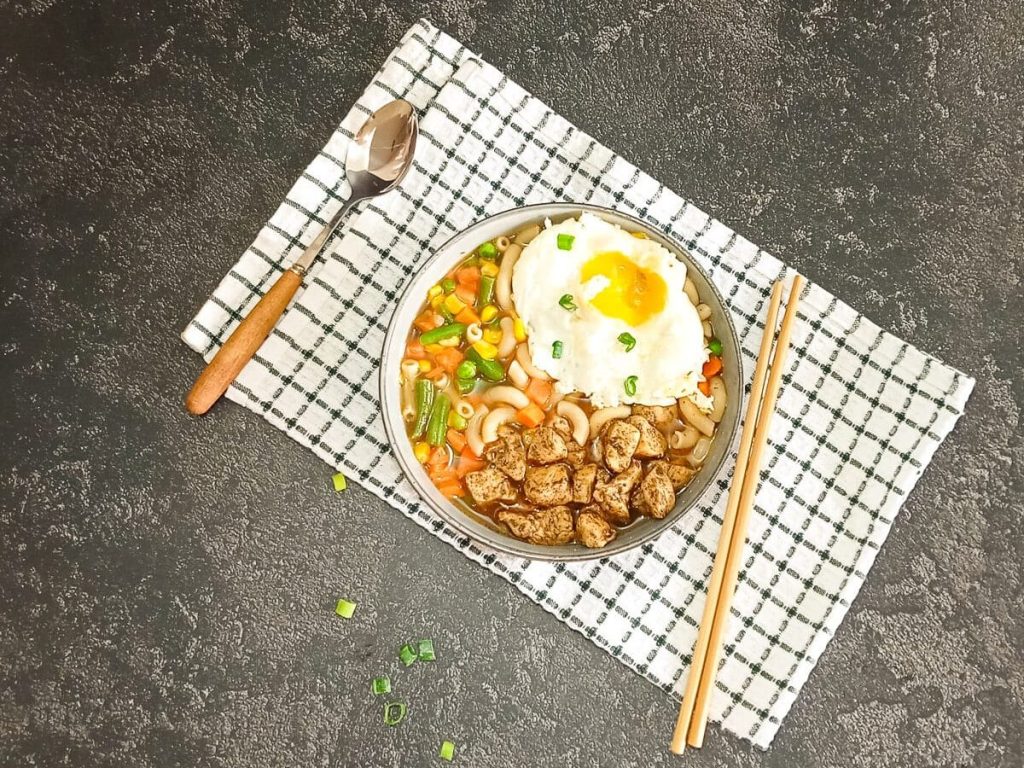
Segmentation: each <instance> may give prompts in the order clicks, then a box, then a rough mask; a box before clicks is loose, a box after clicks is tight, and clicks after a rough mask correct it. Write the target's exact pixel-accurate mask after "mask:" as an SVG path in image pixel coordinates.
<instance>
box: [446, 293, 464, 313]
mask: <svg viewBox="0 0 1024 768" xmlns="http://www.w3.org/2000/svg"><path fill="white" fill-rule="evenodd" d="M444 306H445V309H447V310H448V311H449V312H451V313H452V314H453V315H457V314H459V312H461V311H462V310H464V309H465V308H466V305H465V304H463V303H462V299H460V298H459V297H458V296H456V295H455V294H454V293H451V294H448V295H447V296H445V297H444Z"/></svg>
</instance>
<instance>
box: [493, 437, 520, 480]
mask: <svg viewBox="0 0 1024 768" xmlns="http://www.w3.org/2000/svg"><path fill="white" fill-rule="evenodd" d="M484 458H485V459H487V461H489V462H490V463H491V464H493V465H494V466H495V467H497V468H498V469H500V470H501V471H502V472H504V473H505V474H506V475H508V476H509V477H511V478H512V479H513V480H516V481H517V482H521V481H522V479H523V478H524V477H525V476H526V448H525V447H524V446H523V438H522V437H520V436H519V433H518V432H513V433H512V434H510V435H506V436H505V437H503V438H501V439H500V440H498V442H496V443H494V444H493V445H492V446H491V447H490V448H488V449H487V450H486V451H484Z"/></svg>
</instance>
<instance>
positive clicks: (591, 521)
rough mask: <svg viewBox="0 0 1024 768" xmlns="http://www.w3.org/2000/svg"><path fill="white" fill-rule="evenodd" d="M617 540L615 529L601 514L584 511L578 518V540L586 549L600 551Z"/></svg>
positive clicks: (589, 510)
mask: <svg viewBox="0 0 1024 768" xmlns="http://www.w3.org/2000/svg"><path fill="white" fill-rule="evenodd" d="M614 538H615V529H614V528H612V527H611V525H609V524H608V521H607V520H605V519H604V518H603V517H601V515H600V513H598V512H596V511H594V510H592V509H589V508H588V509H584V510H583V511H582V512H580V514H579V516H578V517H577V518H576V540H577V541H578V542H579V543H580V544H582V545H583V546H584V547H590V548H591V549H598V548H600V547H603V546H604V545H605V544H607V543H608V542H609V541H611V540H612V539H614Z"/></svg>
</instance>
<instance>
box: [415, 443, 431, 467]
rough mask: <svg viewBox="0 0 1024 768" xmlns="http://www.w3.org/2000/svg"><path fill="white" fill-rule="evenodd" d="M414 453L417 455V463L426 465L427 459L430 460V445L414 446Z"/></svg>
mask: <svg viewBox="0 0 1024 768" xmlns="http://www.w3.org/2000/svg"><path fill="white" fill-rule="evenodd" d="M412 452H413V453H414V454H415V455H416V461H418V462H419V463H420V464H426V463H427V459H429V458H430V445H429V444H427V443H416V445H415V446H413V449H412Z"/></svg>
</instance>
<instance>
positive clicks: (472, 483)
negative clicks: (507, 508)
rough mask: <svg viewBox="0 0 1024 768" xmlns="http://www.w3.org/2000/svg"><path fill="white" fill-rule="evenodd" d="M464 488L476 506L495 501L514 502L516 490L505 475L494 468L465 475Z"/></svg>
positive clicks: (486, 468)
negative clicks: (467, 490)
mask: <svg viewBox="0 0 1024 768" xmlns="http://www.w3.org/2000/svg"><path fill="white" fill-rule="evenodd" d="M466 487H467V488H468V489H469V492H470V494H472V496H473V501H475V502H476V503H477V504H491V503H493V502H495V501H514V500H515V498H516V489H515V486H514V485H512V481H511V480H509V479H508V477H507V476H506V475H505V473H503V472H501V471H500V470H498V469H496V468H495V467H485V468H484V469H481V470H480V471H479V472H470V473H469V474H468V475H466Z"/></svg>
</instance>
